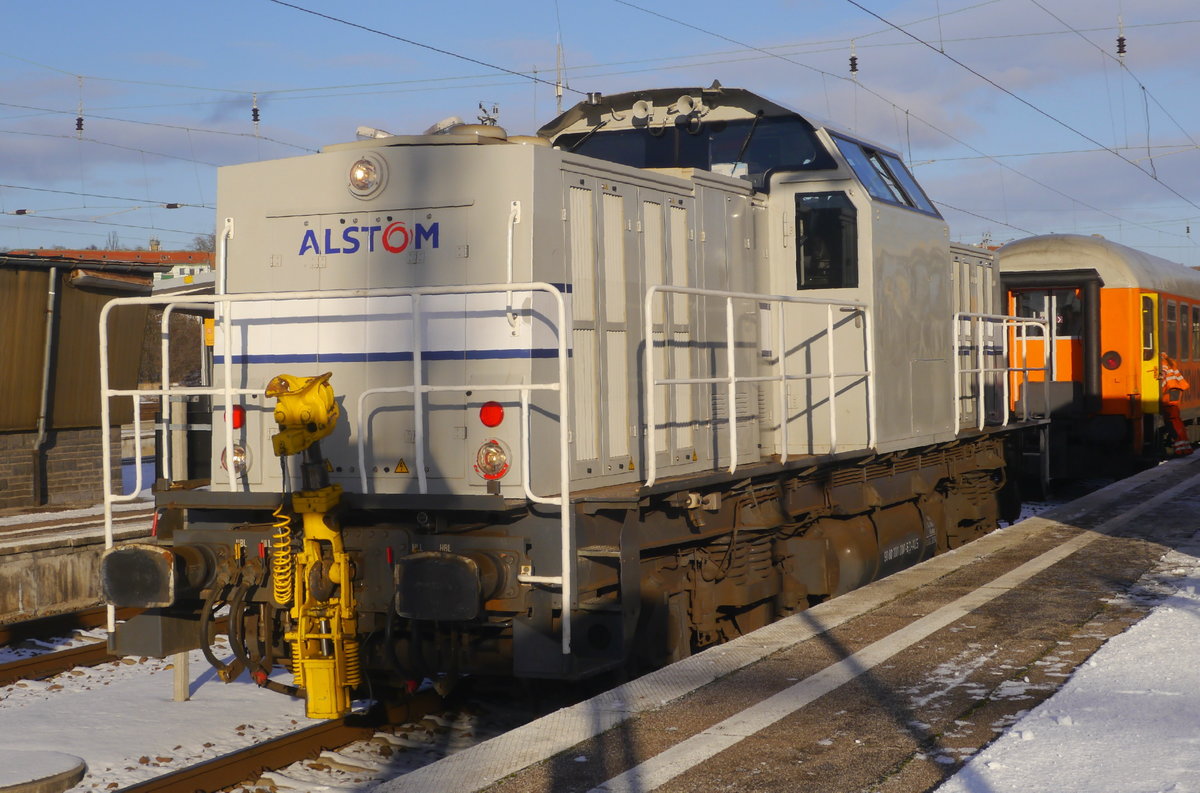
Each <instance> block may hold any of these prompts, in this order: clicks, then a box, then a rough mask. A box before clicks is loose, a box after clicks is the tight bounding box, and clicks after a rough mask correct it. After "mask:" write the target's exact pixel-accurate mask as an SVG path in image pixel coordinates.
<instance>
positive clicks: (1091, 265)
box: [1000, 234, 1200, 477]
mask: <svg viewBox="0 0 1200 793" xmlns="http://www.w3.org/2000/svg"><path fill="white" fill-rule="evenodd" d="M1000 267H1001V272H1002V282H1003V285H1004V290H1005V294H1006V296H1007V300H1008V310H1009V313H1010V314H1013V315H1016V316H1022V317H1030V318H1036V319H1046V320H1052V321H1051V322H1050V323H1049V328H1050V329H1049V331H1048V333H1047V334H1046V335H1047V336H1048V337H1049V338H1044V337H1042V333H1041V331H1040V329H1036V328H1035V329H1032V330H1029V331H1021V330H1014V331H1012V332H1011V337H1010V342H1011V343H1010V345H1009V350H1010V357H1011V358H1012V359H1013V363H1014V364H1016V365H1021V364H1022V363H1023V365H1024V367H1025V368H1027V369H1031V370H1032V369H1040V368H1041V367H1044V366H1045V367H1048V369H1049V372H1050V384H1049V388H1048V389H1047V388H1046V387H1045V386H1043V385H1041V383H1042V382H1043V381H1044V380H1045V375H1044V374H1043V372H1042V371H1030V372H1029V373H1028V375H1027V380H1024V382H1023V381H1022V380H1023V378H1021V377H1018V376H1014V379H1013V381H1012V382H1011V383H1010V394H1011V400H1012V405H1011V406H1012V407H1013V409H1014V410H1016V411H1018V413H1020V411H1022V410H1024V409H1026V408H1028V409H1029V410H1030V411H1031V412H1033V413H1035V414H1040V415H1045V414H1046V413H1048V414H1049V415H1050V416H1051V417H1052V423H1051V430H1050V451H1051V454H1050V461H1051V474H1052V476H1058V477H1066V476H1079V475H1086V474H1090V473H1097V472H1111V473H1119V472H1123V471H1125V470H1127V469H1128V468H1129V467H1130V466H1131V465H1136V464H1138V463H1144V462H1145V461H1147V460H1151V459H1155V458H1158V457H1160V456H1162V455H1163V454H1165V453H1166V450H1167V449H1169V448H1170V445H1169V444H1166V443H1165V432H1166V431H1165V428H1164V423H1163V419H1162V414H1161V404H1160V397H1161V389H1160V384H1159V380H1158V368H1159V354H1160V353H1166V354H1167V355H1169V356H1170V357H1171V358H1172V359H1174V360H1175V361H1177V362H1178V363H1179V368H1180V370H1181V371H1182V372H1183V375H1184V377H1185V378H1186V379H1187V380H1189V381H1190V382H1191V383H1192V384H1194V385H1193V386H1192V388H1190V389H1189V390H1187V391H1185V392H1184V394H1183V401H1182V403H1181V404H1180V408H1181V411H1182V414H1183V420H1184V423H1185V426H1186V428H1187V431H1188V439H1189V440H1190V441H1196V440H1198V439H1200V427H1198V426H1197V418H1198V417H1200V272H1196V271H1195V270H1192V269H1190V268H1188V267H1186V266H1184V265H1182V264H1178V263H1175V262H1171V261H1168V260H1166V259H1162V258H1159V257H1157V256H1151V255H1150V254H1146V253H1143V252H1141V251H1138V250H1135V249H1133V248H1129V247H1127V246H1125V245H1120V244H1118V243H1115V242H1111V241H1109V240H1106V239H1104V238H1102V237H1098V236H1093V237H1088V236H1081V235H1075V234H1053V235H1046V236H1038V237H1030V238H1027V239H1023V240H1018V241H1016V242H1012V243H1009V244H1008V245H1005V246H1004V247H1003V248H1001V249H1000ZM1022 333H1024V336H1023V337H1022ZM1047 353H1049V355H1048V358H1049V360H1047ZM1035 384H1036V385H1035ZM1026 400H1028V404H1026Z"/></svg>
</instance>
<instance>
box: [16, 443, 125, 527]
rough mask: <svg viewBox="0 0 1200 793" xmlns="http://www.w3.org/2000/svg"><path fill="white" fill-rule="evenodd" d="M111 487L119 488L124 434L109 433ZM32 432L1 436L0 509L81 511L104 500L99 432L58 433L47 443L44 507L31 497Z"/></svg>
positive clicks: (32, 466)
mask: <svg viewBox="0 0 1200 793" xmlns="http://www.w3.org/2000/svg"><path fill="white" fill-rule="evenodd" d="M111 432H112V436H111V440H112V449H113V453H114V454H113V460H112V470H113V482H114V483H115V485H116V488H117V489H118V491H119V489H120V486H121V457H120V454H121V431H120V429H119V428H113V429H112V430H111ZM36 437H37V433H34V432H4V433H0V509H5V508H11V507H33V506H79V505H90V504H97V503H100V502H101V501H103V500H104V484H103V468H102V465H101V447H100V441H101V436H100V430H99V429H98V428H92V429H77V430H55V431H52V432H50V433H49V437H48V438H47V440H46V446H45V452H46V455H45V457H46V462H45V466H46V468H45V471H46V503H45V504H44V505H42V504H37V503H35V501H34V495H33V472H34V459H33V454H32V452H31V451H30V450H31V449H32V448H33V442H34V439H35V438H36Z"/></svg>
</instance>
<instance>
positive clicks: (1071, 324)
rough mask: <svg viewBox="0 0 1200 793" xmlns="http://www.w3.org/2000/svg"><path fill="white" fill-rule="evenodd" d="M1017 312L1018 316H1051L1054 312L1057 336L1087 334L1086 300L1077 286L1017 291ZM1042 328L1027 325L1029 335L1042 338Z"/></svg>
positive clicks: (1038, 317)
mask: <svg viewBox="0 0 1200 793" xmlns="http://www.w3.org/2000/svg"><path fill="white" fill-rule="evenodd" d="M1016 312H1017V316H1018V317H1026V318H1028V319H1043V320H1044V319H1049V318H1050V314H1051V312H1053V314H1054V336H1055V337H1056V338H1060V339H1061V338H1079V337H1081V336H1082V335H1083V302H1082V301H1081V300H1080V299H1079V290H1077V289H1049V290H1042V289H1029V290H1023V291H1020V292H1017V294H1016ZM1041 335H1042V329H1041V328H1040V327H1038V326H1036V325H1030V326H1027V327H1026V329H1025V336H1026V337H1027V338H1039V337H1041Z"/></svg>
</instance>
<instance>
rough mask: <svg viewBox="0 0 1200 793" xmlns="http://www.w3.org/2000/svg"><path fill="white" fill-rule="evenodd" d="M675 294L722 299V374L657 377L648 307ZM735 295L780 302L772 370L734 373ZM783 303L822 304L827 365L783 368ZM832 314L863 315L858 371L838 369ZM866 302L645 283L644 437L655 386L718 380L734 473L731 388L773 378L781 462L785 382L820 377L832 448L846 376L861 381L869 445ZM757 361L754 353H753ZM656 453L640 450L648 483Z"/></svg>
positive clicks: (667, 340)
mask: <svg viewBox="0 0 1200 793" xmlns="http://www.w3.org/2000/svg"><path fill="white" fill-rule="evenodd" d="M666 294H679V295H695V296H698V297H711V298H723V299H724V301H725V328H724V330H725V341H724V347H725V362H726V364H725V365H726V369H727V374H726V375H725V376H724V377H692V378H659V377H658V376H657V374H656V372H655V368H654V357H655V356H654V355H653V354H652V353H653V351H654V349H655V347H656V346H658V345H657V343H656V342H655V340H654V338H653V329H654V325H655V322H654V313H655V312H654V307H655V299H656V298H657V297H658V296H659V295H666ZM738 300H753V301H755V302H757V303H759V304H762V303H768V304H771V305H778V306H779V307H780V309H779V311H778V312H777V313H778V320H777V321H776V322H775V343H776V344H777V346H778V349H779V354H778V358H777V360H778V363H777V364H776V366H777V371H776V372H774V373H773V374H765V375H738V373H737V347H738V344H737V339H736V337H735V333H734V323H735V314H734V302H735V301H738ZM785 304H801V305H811V306H818V307H822V308H824V309H825V328H824V332H825V333H824V339H825V351H826V355H825V359H826V365H827V367H828V370H829V371H828V372H823V373H813V372H812V371H807V372H805V373H803V374H797V373H792V372H789V371H788V366H787V364H788V349H789V348H788V346H787V343H788V323H787V322H785V321H784V317H783V310H782V307H783V305H785ZM837 313H853V314H858V315H859V316H861V317H862V318H863V322H862V323H861V325H862V326H861V328H860V329H861V331H862V334H861V335H862V345H863V347H862V349H863V357H864V359H865V363H866V368H865V369H862V370H852V371H838V369H837V356H836V351H835V349H834V344H833V340H834V331H835V330H836V328H837V323H836V322H835V316H836V314H837ZM868 313H869V312H868V307H867V304H866V303H863V302H860V301H855V300H845V301H831V300H821V299H819V298H809V297H796V296H792V295H763V294H756V293H753V292H733V291H726V290H720V289H699V288H695V287H684V286H666V285H656V286H651V287H650V288H649V289H647V290H646V297H645V301H644V322H645V328H646V345H645V348H644V349H645V352H644V354H643V355H644V363H643V365H644V367H645V372H646V381H645V392H644V399H645V401H644V404H645V405H646V421H647V424H648V426H649V432H648V437H650V438H653V436H654V433H655V432H656V431H657V430H658V426H659V425H658V423H657V422H656V421H655V416H656V415H657V404H656V399H655V393H654V392H655V388H656V387H657V386H676V385H697V386H702V385H717V386H719V385H724V386H726V395H727V396H726V399H727V400H728V405H729V409H728V410H727V411H726V414H727V415H726V418H725V421H726V422H727V423H728V426H729V457H730V461H729V469H728V470H729V473H731V474H732V473H734V472H735V471H736V470H737V448H738V446H737V410H736V404H737V403H736V398H735V396H736V389H737V386H738V384H740V383H775V384H776V386H777V389H778V399H779V405H780V422H779V426H780V443H779V446H780V461H781V462H786V461H787V457H788V453H787V450H788V423H789V422H788V420H787V414H786V406H787V393H788V383H790V382H793V381H808V380H819V379H824V380H826V381H827V382H828V387H829V447H830V452H831V453H832V452H833V451H835V450H836V448H837V410H836V409H835V404H834V403H835V401H836V399H837V381H838V380H841V379H846V378H856V379H861V380H863V381H864V382H866V383H867V394H868V401H867V422H866V423H867V447H868V448H870V447H872V446H874V443H875V415H876V411H875V389H874V388H872V387H871V376H872V373H873V372H874V369H875V349H874V344H873V342H872V338H871V331H870V328H869V325H870V323H869V322H868ZM661 346H662V348H663V349H664V350H666V349H667V348H669V347H670V346H671V335H670V334H669V333H665V332H664V333H663V336H662V345H661ZM756 360H757V358H756ZM656 456H657V455H656V454H655V452H654V450H653V444H652V443H648V444H647V454H646V487H650V486H651V485H653V484H654V483H655V481H656V480H657V477H658V463H657V460H656V459H655V458H656Z"/></svg>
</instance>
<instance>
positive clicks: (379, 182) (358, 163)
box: [347, 154, 387, 198]
mask: <svg viewBox="0 0 1200 793" xmlns="http://www.w3.org/2000/svg"><path fill="white" fill-rule="evenodd" d="M347 181H348V184H349V187H350V192H351V193H353V194H354V195H356V196H358V197H359V198H371V197H372V196H374V195H376V194H378V193H379V192H380V191H381V190H383V185H384V182H386V181H387V166H386V165H385V164H384V161H383V158H381V157H379V156H378V155H376V154H364V155H363V156H362V157H359V158H358V159H357V160H355V161H354V164H353V165H351V166H350V174H349V177H348V180H347Z"/></svg>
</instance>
